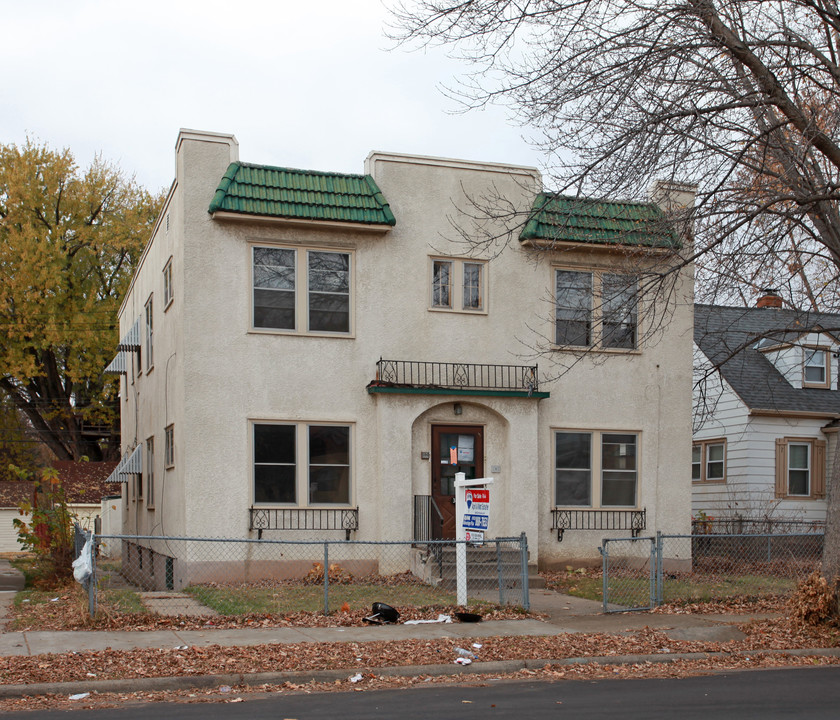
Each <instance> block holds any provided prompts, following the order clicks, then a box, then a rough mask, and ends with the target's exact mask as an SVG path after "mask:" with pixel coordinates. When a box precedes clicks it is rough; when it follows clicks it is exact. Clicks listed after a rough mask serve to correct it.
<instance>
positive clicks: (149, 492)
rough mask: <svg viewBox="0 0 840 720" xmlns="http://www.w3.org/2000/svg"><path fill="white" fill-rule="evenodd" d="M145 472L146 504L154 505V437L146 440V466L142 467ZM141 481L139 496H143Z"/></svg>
mask: <svg viewBox="0 0 840 720" xmlns="http://www.w3.org/2000/svg"><path fill="white" fill-rule="evenodd" d="M143 469H144V471H145V473H146V504H147V505H148V506H149V507H154V504H155V439H154V437H150V438H149V439H148V440H146V466H145V467H144V468H143ZM142 487H143V485H142V483H141V485H140V488H141V490H140V497H143V490H142Z"/></svg>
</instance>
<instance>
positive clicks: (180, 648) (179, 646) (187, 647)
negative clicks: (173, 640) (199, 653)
mask: <svg viewBox="0 0 840 720" xmlns="http://www.w3.org/2000/svg"><path fill="white" fill-rule="evenodd" d="M175 649H176V650H189V649H190V646H189V645H176V646H175Z"/></svg>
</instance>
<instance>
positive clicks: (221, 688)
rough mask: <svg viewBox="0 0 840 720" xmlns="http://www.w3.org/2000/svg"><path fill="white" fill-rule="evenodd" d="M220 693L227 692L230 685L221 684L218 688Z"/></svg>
mask: <svg viewBox="0 0 840 720" xmlns="http://www.w3.org/2000/svg"><path fill="white" fill-rule="evenodd" d="M219 692H220V693H229V692H230V685H222V686H221V687H220V688H219Z"/></svg>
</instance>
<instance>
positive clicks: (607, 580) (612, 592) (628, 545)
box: [598, 537, 659, 613]
mask: <svg viewBox="0 0 840 720" xmlns="http://www.w3.org/2000/svg"><path fill="white" fill-rule="evenodd" d="M598 549H599V550H600V552H601V556H602V568H603V572H602V575H603V583H604V586H603V598H604V612H605V613H612V612H628V611H630V610H650V609H651V608H653V607H654V606H655V604H656V578H657V576H658V572H657V569H658V568H657V565H658V563H657V558H658V557H659V555H658V553H657V552H656V538H652V537H639V538H615V539H605V540H603V543H602V545H601V547H600V548H598Z"/></svg>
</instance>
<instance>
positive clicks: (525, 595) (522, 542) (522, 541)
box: [519, 533, 531, 611]
mask: <svg viewBox="0 0 840 720" xmlns="http://www.w3.org/2000/svg"><path fill="white" fill-rule="evenodd" d="M519 557H520V559H521V565H522V607H523V608H525V610H526V611H527V610H530V609H531V597H530V595H529V588H528V538H527V536H526V535H525V533H520V535H519Z"/></svg>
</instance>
